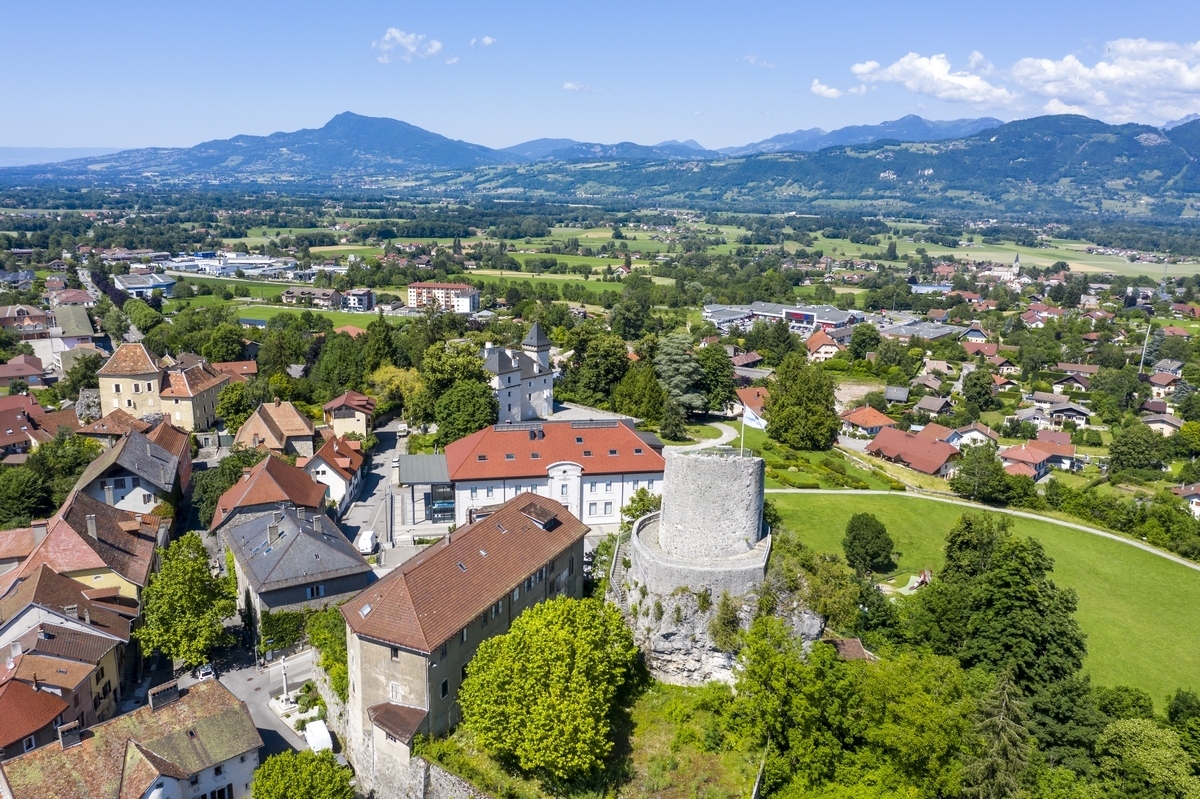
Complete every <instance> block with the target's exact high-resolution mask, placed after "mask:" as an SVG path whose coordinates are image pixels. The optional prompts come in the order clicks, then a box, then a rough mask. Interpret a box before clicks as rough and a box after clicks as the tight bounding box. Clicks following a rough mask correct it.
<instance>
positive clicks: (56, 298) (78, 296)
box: [46, 280, 96, 309]
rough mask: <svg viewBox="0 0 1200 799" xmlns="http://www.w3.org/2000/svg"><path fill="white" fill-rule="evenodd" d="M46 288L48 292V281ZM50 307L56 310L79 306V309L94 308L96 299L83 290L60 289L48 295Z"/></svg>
mask: <svg viewBox="0 0 1200 799" xmlns="http://www.w3.org/2000/svg"><path fill="white" fill-rule="evenodd" d="M46 288H47V290H49V288H50V281H49V280H47V281H46ZM50 305H51V306H52V307H53V308H55V309H57V308H62V307H65V306H68V305H72V306H79V307H80V308H94V307H95V306H96V298H95V297H93V296H92V295H91V294H90V293H88V292H87V291H84V290H83V289H68V288H64V289H60V290H57V291H52V292H51V293H50Z"/></svg>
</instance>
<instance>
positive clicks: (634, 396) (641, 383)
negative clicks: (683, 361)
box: [612, 363, 667, 424]
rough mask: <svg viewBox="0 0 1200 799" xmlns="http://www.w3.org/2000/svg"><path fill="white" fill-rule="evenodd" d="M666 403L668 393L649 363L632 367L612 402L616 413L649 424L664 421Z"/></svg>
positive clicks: (614, 391) (618, 387) (617, 389)
mask: <svg viewBox="0 0 1200 799" xmlns="http://www.w3.org/2000/svg"><path fill="white" fill-rule="evenodd" d="M666 401H667V392H666V390H664V389H663V387H662V383H659V382H658V376H657V375H656V374H654V366H653V365H651V364H648V363H636V364H634V365H633V366H631V367H630V368H629V371H627V372H626V373H625V377H623V378H621V382H620V383H618V384H617V387H616V388H615V389H614V390H613V398H612V402H613V409H614V410H615V411H617V412H618V413H624V414H627V415H629V416H634V417H637V418H638V419H642V420H644V421H645V422H647V423H649V424H658V423H659V422H661V421H662V415H663V406H664V405H665V404H666Z"/></svg>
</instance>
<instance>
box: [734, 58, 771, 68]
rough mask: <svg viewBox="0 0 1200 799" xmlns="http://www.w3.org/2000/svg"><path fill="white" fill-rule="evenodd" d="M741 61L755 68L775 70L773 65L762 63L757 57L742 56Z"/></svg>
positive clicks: (766, 62)
mask: <svg viewBox="0 0 1200 799" xmlns="http://www.w3.org/2000/svg"><path fill="white" fill-rule="evenodd" d="M742 60H743V61H745V62H746V63H747V64H750V65H752V66H756V67H764V68H766V69H775V65H774V64H772V63H771V62H770V61H763V60H762V59H761V58H759V57H758V56H756V55H745V56H742Z"/></svg>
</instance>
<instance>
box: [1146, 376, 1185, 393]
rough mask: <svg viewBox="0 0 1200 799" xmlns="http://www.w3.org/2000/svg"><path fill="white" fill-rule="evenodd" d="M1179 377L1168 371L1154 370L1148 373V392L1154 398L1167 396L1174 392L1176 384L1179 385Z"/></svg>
mask: <svg viewBox="0 0 1200 799" xmlns="http://www.w3.org/2000/svg"><path fill="white" fill-rule="evenodd" d="M1179 381H1180V378H1179V377H1177V376H1176V375H1173V374H1171V373H1170V372H1155V373H1154V374H1152V375H1150V393H1151V394H1152V395H1154V397H1155V398H1156V399H1162V398H1164V397H1169V396H1170V395H1172V394H1174V393H1175V388H1176V386H1178V385H1179Z"/></svg>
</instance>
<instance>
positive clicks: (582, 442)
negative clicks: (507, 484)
mask: <svg viewBox="0 0 1200 799" xmlns="http://www.w3.org/2000/svg"><path fill="white" fill-rule="evenodd" d="M530 427H532V428H534V429H527V428H530ZM538 431H540V432H541V436H540V437H539V435H538ZM510 455H511V456H512V457H511V458H510V457H509V456H510ZM535 456H536V457H535ZM560 462H569V463H576V464H579V465H580V466H581V467H582V468H583V473H584V474H638V473H645V472H661V471H662V470H663V466H664V461H663V459H662V456H661V455H659V454H658V453H657V452H655V451H654V450H653V449H651V448H650V447H649V445H647V444H646V442H644V441H643V440H642V439H641V438H640V437H639V436H638V434H637V433H636V432H635V431H634V430H633V428H632V427H631V426H629V425H627V424H625V423H624V422H617V421H613V422H595V421H591V422H543V423H541V424H540V425H494V426H490V427H485V428H483V429H482V430H480V431H478V432H476V433H472V434H471V435H469V436H467V437H466V438H461V439H459V440H458V441H455V442H454V443H453V444H449V445H448V446H447V447H446V466H447V469H448V471H449V473H450V479H451V480H452V481H454V482H459V481H462V480H486V479H489V478H490V479H501V478H507V477H545V476H546V470H547V469H549V468H550V467H551V466H552V465H554V464H555V463H560Z"/></svg>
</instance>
